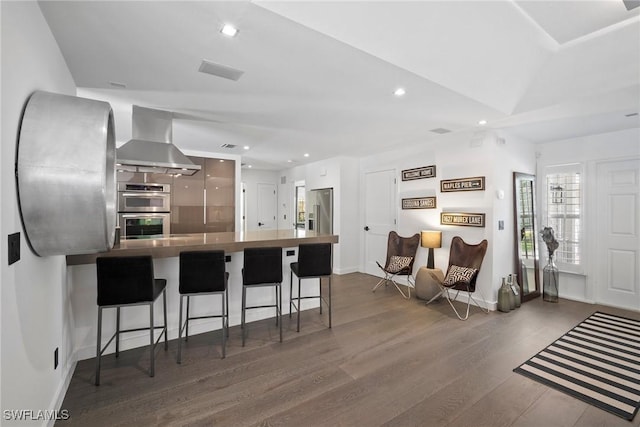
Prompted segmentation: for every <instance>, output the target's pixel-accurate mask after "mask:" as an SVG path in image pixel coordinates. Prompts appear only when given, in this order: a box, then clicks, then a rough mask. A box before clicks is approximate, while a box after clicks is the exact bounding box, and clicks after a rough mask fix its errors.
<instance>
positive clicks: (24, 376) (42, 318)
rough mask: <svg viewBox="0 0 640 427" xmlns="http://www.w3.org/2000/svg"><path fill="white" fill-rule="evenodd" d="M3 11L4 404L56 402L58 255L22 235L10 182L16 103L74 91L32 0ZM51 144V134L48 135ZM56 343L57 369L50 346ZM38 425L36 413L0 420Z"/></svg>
mask: <svg viewBox="0 0 640 427" xmlns="http://www.w3.org/2000/svg"><path fill="white" fill-rule="evenodd" d="M0 8H1V11H2V18H1V19H2V26H1V31H2V80H1V82H2V90H1V92H2V112H1V122H2V130H1V135H2V148H1V157H0V160H1V163H0V167H1V173H2V187H1V190H0V191H1V194H0V198H1V199H2V212H1V222H0V227H1V231H0V235H2V236H6V235H8V234H12V233H15V232H20V233H21V237H22V241H21V247H20V251H21V260H20V261H18V262H17V263H15V264H13V265H11V266H7V265H6V264H7V263H6V259H7V258H6V253H5V252H4V249H5V247H6V240H4V237H3V244H2V245H0V247H1V248H2V249H0V251H1V252H2V260H3V262H2V287H1V293H0V310H1V319H2V320H1V327H2V334H1V340H0V346H1V347H0V366H1V368H0V375H1V380H0V383H1V387H0V388H1V395H0V396H1V401H0V405H1V407H2V410H7V409H9V410H10V409H33V410H35V411H37V410H51V409H57V408H59V407H60V404H61V402H62V399H63V397H64V393H65V391H66V387H67V384H68V383H67V381H68V380H69V379H70V378H71V374H72V372H73V368H74V365H75V362H74V360H73V357H72V355H73V343H72V332H73V327H72V319H71V318H70V317H69V312H68V310H67V306H68V305H69V295H68V294H67V292H66V286H65V285H66V264H65V259H64V257H63V256H54V257H47V258H39V257H37V256H35V255H34V254H33V253H32V252H31V251H30V249H29V247H28V245H27V244H26V242H25V239H24V231H23V230H22V226H21V222H20V215H19V211H18V200H17V195H16V189H15V178H14V173H13V171H14V162H15V158H16V141H17V137H18V129H19V124H20V119H21V114H22V110H23V108H24V106H25V103H26V101H27V98H28V97H29V95H30V94H31V93H33V91H35V90H45V91H50V92H57V93H63V94H69V95H75V94H76V89H75V84H74V82H73V79H72V77H71V74H70V72H69V70H68V68H67V66H66V64H65V61H64V59H63V57H62V55H61V53H60V50H59V49H58V46H57V44H56V42H55V40H54V38H53V36H52V34H51V31H50V30H49V26H48V25H47V23H46V22H45V20H44V17H43V16H42V13H41V12H40V8H39V7H38V4H37V3H36V2H26V1H25V2H4V1H3V2H0ZM52 143H56V141H52ZM56 347H58V348H59V362H60V365H59V366H58V369H56V370H54V368H53V353H54V350H55V348H56ZM2 424H3V425H20V426H26V425H42V424H45V422H43V421H42V420H40V421H33V422H26V421H15V422H13V421H7V420H4V419H3V421H2Z"/></svg>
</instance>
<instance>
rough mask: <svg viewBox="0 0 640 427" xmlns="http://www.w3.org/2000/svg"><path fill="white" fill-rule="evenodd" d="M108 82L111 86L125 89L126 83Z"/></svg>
mask: <svg viewBox="0 0 640 427" xmlns="http://www.w3.org/2000/svg"><path fill="white" fill-rule="evenodd" d="M109 84H110V85H111V86H113V87H117V88H119V89H126V88H127V85H126V84H125V83H120V82H109Z"/></svg>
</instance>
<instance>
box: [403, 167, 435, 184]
mask: <svg viewBox="0 0 640 427" xmlns="http://www.w3.org/2000/svg"><path fill="white" fill-rule="evenodd" d="M435 176H436V165H431V166H423V167H421V168H414V169H405V170H403V171H402V180H403V181H412V180H414V179H423V178H435Z"/></svg>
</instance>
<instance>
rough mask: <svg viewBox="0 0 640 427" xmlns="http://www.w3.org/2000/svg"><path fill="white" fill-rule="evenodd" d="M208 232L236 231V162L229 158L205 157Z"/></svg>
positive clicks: (206, 227)
mask: <svg viewBox="0 0 640 427" xmlns="http://www.w3.org/2000/svg"><path fill="white" fill-rule="evenodd" d="M203 169H204V170H205V174H206V175H205V190H206V197H205V199H206V224H205V231H206V232H207V233H215V232H220V231H235V208H236V203H235V176H236V175H235V173H236V172H235V170H236V162H235V161H234V160H228V159H205V167H204V168H203Z"/></svg>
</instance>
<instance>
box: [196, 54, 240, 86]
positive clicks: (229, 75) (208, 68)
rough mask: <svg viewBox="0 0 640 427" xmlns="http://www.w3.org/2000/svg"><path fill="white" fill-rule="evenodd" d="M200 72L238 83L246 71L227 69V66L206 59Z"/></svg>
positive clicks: (201, 65) (199, 69)
mask: <svg viewBox="0 0 640 427" xmlns="http://www.w3.org/2000/svg"><path fill="white" fill-rule="evenodd" d="M198 71H200V72H201V73H206V74H211V75H212V76H218V77H222V78H223V79H229V80H233V81H238V79H239V78H240V77H242V75H243V74H244V71H240V70H236V69H235V68H231V67H227V66H226V65H221V64H216V63H215V62H211V61H207V60H206V59H203V60H202V63H201V64H200V68H198Z"/></svg>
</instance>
